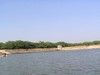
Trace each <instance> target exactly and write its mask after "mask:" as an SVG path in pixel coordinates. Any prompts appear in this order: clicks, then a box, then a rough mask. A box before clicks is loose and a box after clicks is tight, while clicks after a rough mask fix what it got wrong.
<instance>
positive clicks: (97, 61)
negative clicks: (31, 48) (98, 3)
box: [0, 49, 100, 75]
mask: <svg viewBox="0 0 100 75" xmlns="http://www.w3.org/2000/svg"><path fill="white" fill-rule="evenodd" d="M0 75H100V49H94V50H84V51H55V52H40V53H29V54H15V55H9V56H7V57H1V58H0Z"/></svg>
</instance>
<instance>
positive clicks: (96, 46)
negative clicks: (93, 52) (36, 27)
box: [0, 45, 100, 56]
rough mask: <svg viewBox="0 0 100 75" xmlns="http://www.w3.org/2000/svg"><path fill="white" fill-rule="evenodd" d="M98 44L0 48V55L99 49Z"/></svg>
mask: <svg viewBox="0 0 100 75" xmlns="http://www.w3.org/2000/svg"><path fill="white" fill-rule="evenodd" d="M99 48H100V45H91V46H74V47H63V48H61V49H57V48H37V49H14V50H0V56H1V55H4V54H7V55H9V54H22V53H32V52H47V51H48V52H50V51H70V50H73V51H75V50H84V49H85V50H86V49H99Z"/></svg>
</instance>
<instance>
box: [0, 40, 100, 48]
mask: <svg viewBox="0 0 100 75" xmlns="http://www.w3.org/2000/svg"><path fill="white" fill-rule="evenodd" d="M97 44H100V41H93V42H83V43H66V42H57V43H52V42H43V41H40V42H29V41H21V40H17V41H8V42H5V43H3V42H0V49H33V48H56V47H57V46H58V45H62V46H63V47H70V46H83V45H85V46H88V45H97Z"/></svg>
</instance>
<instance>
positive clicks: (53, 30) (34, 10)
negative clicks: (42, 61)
mask: <svg viewBox="0 0 100 75" xmlns="http://www.w3.org/2000/svg"><path fill="white" fill-rule="evenodd" d="M8 40H29V41H39V40H41V41H66V42H80V41H91V40H100V0H0V41H8Z"/></svg>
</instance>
